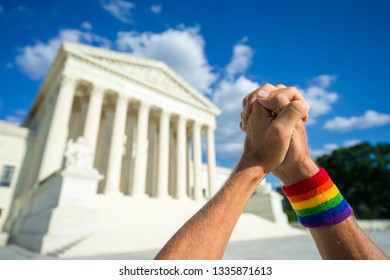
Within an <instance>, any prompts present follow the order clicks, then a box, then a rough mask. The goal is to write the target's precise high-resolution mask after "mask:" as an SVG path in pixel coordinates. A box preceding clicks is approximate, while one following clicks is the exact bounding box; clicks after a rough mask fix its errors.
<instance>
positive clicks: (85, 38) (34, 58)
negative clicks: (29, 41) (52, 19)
mask: <svg viewBox="0 0 390 280" xmlns="http://www.w3.org/2000/svg"><path fill="white" fill-rule="evenodd" d="M62 41H70V42H82V43H86V44H95V45H98V46H101V47H106V48H108V47H110V46H111V41H110V40H109V39H107V38H104V37H101V36H99V35H96V34H93V33H91V32H89V31H87V32H83V31H80V30H76V29H63V30H60V32H59V34H58V36H56V37H54V38H51V39H49V40H48V41H47V42H46V43H43V42H40V41H37V42H36V43H35V44H33V45H27V46H25V47H23V48H21V49H20V50H19V55H18V56H17V57H16V60H15V62H16V64H17V65H18V66H19V68H20V69H21V70H22V71H23V72H24V73H25V74H26V75H27V76H29V77H30V78H31V79H34V80H37V79H40V78H42V77H43V76H44V75H45V74H46V72H47V70H48V69H49V67H50V65H51V63H52V61H53V59H54V57H55V55H56V53H57V51H58V48H59V47H60V45H61V42H62Z"/></svg>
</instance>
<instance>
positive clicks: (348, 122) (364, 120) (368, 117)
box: [323, 110, 390, 132]
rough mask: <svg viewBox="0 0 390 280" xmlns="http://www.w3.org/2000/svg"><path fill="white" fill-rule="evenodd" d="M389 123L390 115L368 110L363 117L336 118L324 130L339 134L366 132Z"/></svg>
mask: <svg viewBox="0 0 390 280" xmlns="http://www.w3.org/2000/svg"><path fill="white" fill-rule="evenodd" d="M388 123H390V115H388V114H383V113H379V112H376V111H373V110H367V111H366V112H365V113H364V115H363V116H352V117H334V118H333V119H331V120H328V121H327V122H326V123H325V124H324V126H323V128H324V129H327V130H333V131H338V132H347V131H351V130H364V129H368V128H371V127H376V126H382V125H386V124H388Z"/></svg>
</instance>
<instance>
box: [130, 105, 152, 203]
mask: <svg viewBox="0 0 390 280" xmlns="http://www.w3.org/2000/svg"><path fill="white" fill-rule="evenodd" d="M149 111H150V106H149V104H146V103H141V105H140V107H139V110H138V120H137V136H136V137H137V140H136V143H135V145H136V154H135V166H134V184H133V191H132V194H133V195H138V196H139V195H145V189H146V166H147V159H148V124H149Z"/></svg>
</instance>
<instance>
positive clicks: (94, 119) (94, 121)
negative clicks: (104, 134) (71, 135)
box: [83, 87, 104, 156]
mask: <svg viewBox="0 0 390 280" xmlns="http://www.w3.org/2000/svg"><path fill="white" fill-rule="evenodd" d="M103 98H104V90H103V89H102V88H99V87H93V89H92V90H91V96H90V98H89V104H88V111H87V117H86V119H85V124H84V133H83V135H84V138H85V142H86V143H87V145H88V147H89V149H90V151H91V152H92V153H93V155H94V156H95V152H96V144H97V140H98V133H99V124H100V115H101V113H102V105H103Z"/></svg>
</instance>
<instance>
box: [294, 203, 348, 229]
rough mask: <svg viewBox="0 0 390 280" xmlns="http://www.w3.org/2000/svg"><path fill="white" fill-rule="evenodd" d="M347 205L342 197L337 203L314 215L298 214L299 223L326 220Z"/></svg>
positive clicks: (342, 210)
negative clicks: (303, 215)
mask: <svg viewBox="0 0 390 280" xmlns="http://www.w3.org/2000/svg"><path fill="white" fill-rule="evenodd" d="M348 206H349V204H348V202H347V201H346V200H345V199H343V200H342V201H341V202H340V204H339V205H337V206H335V207H333V208H330V209H329V210H326V211H324V212H322V213H319V214H316V215H311V216H306V217H300V216H298V220H299V222H300V223H301V224H311V223H318V222H321V221H326V220H328V219H330V218H332V217H333V216H335V215H337V214H340V213H342V212H344V210H345V209H347V208H348Z"/></svg>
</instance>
